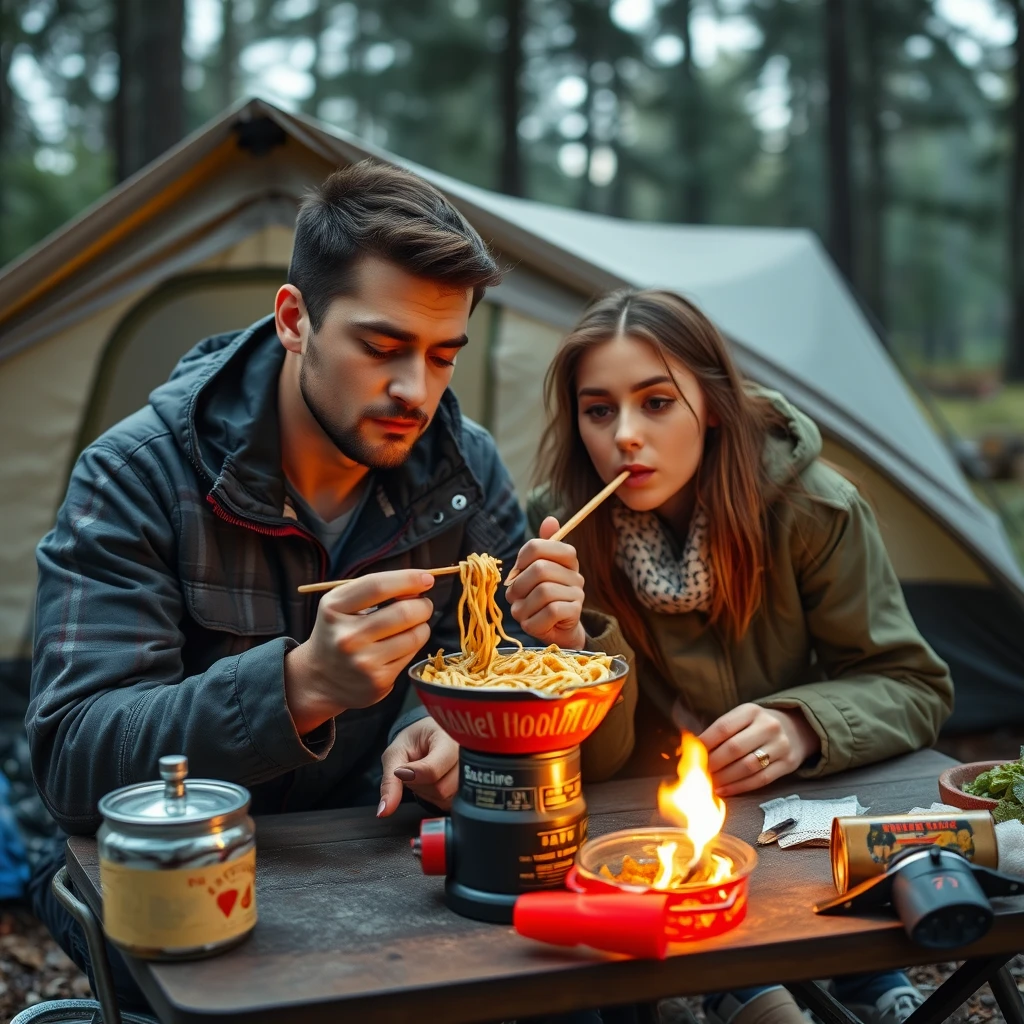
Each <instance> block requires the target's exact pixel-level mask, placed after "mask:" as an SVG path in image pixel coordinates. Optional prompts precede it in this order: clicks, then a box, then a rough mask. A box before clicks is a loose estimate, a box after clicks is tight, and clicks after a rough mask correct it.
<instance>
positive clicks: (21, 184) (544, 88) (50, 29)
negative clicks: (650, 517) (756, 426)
mask: <svg viewBox="0 0 1024 1024" xmlns="http://www.w3.org/2000/svg"><path fill="white" fill-rule="evenodd" d="M1022 20H1024V0H376V2H369V0H364V2H362V3H352V2H333V0H319V2H318V0H0V264H3V263H6V262H7V261H9V260H12V259H14V258H16V257H17V256H18V255H19V254H21V253H22V252H24V251H25V250H26V249H27V248H29V247H30V246H32V245H33V244H35V243H36V242H38V241H39V240H40V239H42V238H44V237H45V236H46V235H47V234H49V233H50V232H51V231H53V230H55V229H56V228H58V227H59V226H60V225H62V224H63V223H64V222H65V221H67V220H68V219H69V218H71V217H72V216H74V215H75V214H76V213H78V212H79V211H80V210H82V209H83V208H85V207H86V206H88V204H89V203H91V202H92V201H94V200H95V199H97V198H98V197H100V196H101V195H103V194H104V193H105V192H106V191H107V190H108V189H110V188H111V187H112V186H113V185H115V184H116V183H117V182H119V181H121V180H123V179H125V178H126V177H129V176H130V175H131V174H132V173H134V172H135V171H137V170H138V169H139V168H140V167H142V166H144V165H145V164H146V163H148V162H149V161H150V160H152V159H154V158H155V157H157V156H159V155H160V154H161V153H162V152H164V151H165V150H166V149H167V148H168V147H169V146H172V145H174V144H175V143H176V142H178V141H179V140H180V139H181V138H183V137H184V136H185V135H186V134H187V133H188V132H190V131H192V130H194V129H195V128H197V127H198V126H199V125H201V124H202V123H203V122H205V121H206V120H208V119H209V118H210V117H212V116H214V115H216V114H218V113H220V112H221V111H222V110H223V109H224V108H225V107H226V106H228V105H230V104H231V103H234V102H235V101H237V100H238V99H239V98H241V97H243V96H247V95H252V94H256V95H264V96H266V97H267V98H269V99H272V100H273V101H274V102H276V103H279V104H281V105H283V106H285V107H287V108H289V109H294V110H300V111H303V112H306V113H309V114H312V115H314V116H316V117H319V118H321V119H323V120H325V121H327V122H329V123H330V124H332V125H336V126H338V127H340V128H344V129H347V130H349V131H352V132H354V133H356V134H357V135H359V136H361V137H362V138H364V139H366V140H367V141H369V142H372V143H376V144H378V145H381V146H384V147H387V148H388V149H390V150H392V151H393V152H396V153H398V154H400V155H402V156H404V157H407V158H409V159H411V160H415V161H417V162H419V163H421V164H424V165H426V166H428V167H431V168H434V169H436V170H439V171H442V172H445V173H447V174H450V175H453V176H455V177H457V178H461V179H463V180H465V181H469V182H472V183H473V184H477V185H481V186H483V187H485V188H491V189H497V190H500V191H503V192H507V193H510V194H513V195H521V196H527V197H529V198H532V199H538V200H543V201H545V202H551V203H558V204H562V205H567V206H574V207H577V208H580V209H585V210H592V211H596V212H600V213H605V214H609V215H611V216H616V217H630V218H635V219H641V220H656V221H675V222H686V223H691V224H701V223H708V224H736V225H760V226H780V227H804V228H808V229H810V230H812V231H814V232H816V233H817V234H818V235H819V236H820V237H821V239H822V241H823V243H824V244H825V245H826V246H827V248H828V250H829V252H830V253H831V255H832V257H833V259H834V260H835V261H836V263H837V265H838V267H839V269H840V270H841V271H842V273H843V274H844V275H845V277H846V279H847V281H848V282H849V284H850V286H851V288H852V290H853V292H854V294H855V295H856V297H857V298H858V300H859V301H860V303H861V305H862V307H863V308H864V310H865V312H866V313H867V314H868V315H869V317H870V318H871V319H872V321H873V322H874V323H875V325H876V327H877V329H878V331H879V334H880V337H881V338H882V340H883V343H884V344H885V345H886V347H887V348H888V349H889V351H890V352H891V354H892V355H893V358H894V359H895V360H896V361H897V363H898V364H899V365H900V367H901V369H902V370H903V372H904V374H905V375H906V376H907V378H908V380H909V381H910V382H911V384H912V385H913V386H914V387H915V389H916V391H917V393H918V394H919V396H920V397H921V399H922V403H923V405H924V407H925V408H926V411H927V412H928V414H929V415H930V416H932V417H933V419H936V420H938V421H940V424H939V425H940V427H941V428H942V429H943V432H944V433H948V431H947V428H949V427H951V428H952V431H953V433H954V434H955V435H957V436H958V437H959V439H960V440H959V441H958V442H957V443H956V444H955V448H956V450H957V454H958V455H959V456H960V458H961V462H962V464H963V465H964V467H965V469H966V470H967V471H968V473H969V475H972V476H973V477H974V478H975V483H976V486H977V487H978V488H979V490H980V492H981V493H982V494H983V496H984V497H985V498H986V500H988V501H989V502H990V503H993V504H994V505H996V506H997V507H998V508H999V510H1000V511H1001V512H1002V514H1003V515H1004V518H1005V520H1006V522H1007V526H1008V529H1009V530H1010V533H1011V537H1012V538H1013V539H1014V541H1015V543H1016V545H1017V547H1018V550H1019V551H1021V553H1022V556H1024V155H1022V153H1024V90H1022V89H1021V88H1020V76H1021V67H1022V60H1021V55H1022V53H1024V36H1022V32H1021V22H1022ZM824 341H826V342H827V339H825V340H824Z"/></svg>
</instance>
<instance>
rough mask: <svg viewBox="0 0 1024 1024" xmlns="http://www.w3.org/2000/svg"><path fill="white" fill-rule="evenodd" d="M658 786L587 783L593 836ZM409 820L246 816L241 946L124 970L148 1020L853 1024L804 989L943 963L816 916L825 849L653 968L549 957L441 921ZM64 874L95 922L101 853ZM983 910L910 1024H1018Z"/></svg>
mask: <svg viewBox="0 0 1024 1024" xmlns="http://www.w3.org/2000/svg"><path fill="white" fill-rule="evenodd" d="M951 763H953V762H951V761H950V760H949V759H948V758H946V757H944V756H942V755H941V754H938V753H935V752H934V751H922V752H920V753H917V754H912V755H908V756H906V757H901V758H897V759H894V760H892V761H888V762H885V763H882V764H878V765H873V766H871V767H868V768H864V769H859V770H856V771H851V772H847V773H844V774H841V775H837V776H831V777H828V778H824V779H820V780H802V779H797V778H795V777H790V778H788V779H784V780H782V781H781V782H780V783H777V784H775V785H773V786H771V787H769V788H767V789H764V790H760V791H758V792H757V793H754V794H749V795H745V796H742V797H733V798H730V799H729V801H728V806H729V813H728V818H727V820H726V825H725V829H726V831H727V832H731V833H733V834H734V835H736V836H738V837H740V838H741V839H744V840H745V841H747V842H749V843H751V844H753V843H754V840H755V838H756V836H757V834H758V832H759V831H760V827H761V824H762V815H761V811H760V810H759V808H758V804H759V803H760V802H762V801H764V800H765V799H766V798H767V797H770V796H772V795H775V796H778V795H784V794H786V793H790V792H799V793H800V794H801V795H802V796H806V797H809V798H810V797H822V796H826V795H832V796H840V795H844V794H848V793H856V794H857V796H858V797H859V798H860V800H861V803H863V804H866V805H868V806H869V807H870V808H871V810H872V811H878V812H883V813H895V812H899V811H906V810H909V809H910V808H911V807H913V806H915V805H924V806H927V805H928V804H930V803H931V802H932V801H933V800H936V799H937V798H938V787H937V781H936V780H937V777H938V775H939V773H940V772H941V771H942V769H943V768H945V767H947V766H948V765H949V764H951ZM656 788H657V782H656V780H651V779H635V780H625V781H616V782H610V783H605V784H602V785H593V786H589V787H588V788H587V800H588V803H589V805H590V813H591V818H590V831H591V834H592V835H596V834H600V833H603V832H608V831H611V830H613V829H619V828H626V827H634V826H637V825H645V824H650V823H652V822H653V821H654V820H655V810H654V809H655V806H656ZM419 817H420V815H419V813H417V810H416V808H415V807H414V806H412V805H409V804H406V805H403V807H402V809H401V810H400V812H399V813H398V814H397V815H396V816H395V817H393V818H391V819H388V820H383V821H380V820H378V819H377V818H375V817H374V815H373V811H372V810H371V809H369V808H366V809H358V810H348V811H319V812H311V813H297V814H288V815H278V816H273V817H263V818H259V819H257V890H256V891H257V906H258V910H259V923H258V925H257V926H256V930H255V932H254V933H253V935H252V936H251V937H250V938H249V939H248V940H247V941H246V942H244V943H243V944H242V945H241V946H239V947H237V948H235V949H233V950H231V951H230V952H227V953H224V954H222V955H220V956H216V957H213V958H211V959H208V960H200V961H193V962H189V963H174V964H169V963H147V962H143V961H140V960H135V959H133V958H130V957H129V958H128V963H129V967H130V969H131V971H132V973H133V975H134V976H135V978H136V980H137V981H138V983H139V985H140V987H141V988H142V990H143V992H144V993H145V994H146V996H147V998H148V999H149V1000H150V1002H151V1003H152V1005H153V1007H154V1010H155V1012H156V1014H157V1015H158V1016H159V1017H160V1019H161V1020H162V1021H165V1022H167V1024H200V1022H203V1021H214V1020H216V1021H218V1022H219V1024H242V1022H246V1024H271V1022H273V1024H285V1022H291V1021H296V1022H298V1021H301V1022H303V1024H317V1022H328V1021H330V1022H332V1024H333V1022H335V1021H337V1020H352V1021H356V1020H358V1021H377V1020H380V1021H410V1020H420V1019H429V1020H430V1021H431V1024H458V1022H471V1021H500V1020H508V1019H510V1018H516V1017H524V1016H529V1015H531V1014H539V1013H556V1012H564V1011H568V1010H573V1009H581V1008H584V1007H591V1006H612V1005H616V1004H623V1003H627V1002H629V1003H641V1004H652V1003H653V1002H654V1001H656V1000H657V999H660V998H663V997H667V996H674V995H692V994H697V993H705V992H714V991H719V990H724V989H733V988H740V987H746V986H751V985H760V984H768V983H774V982H782V983H784V984H786V985H788V986H789V988H790V989H791V990H792V991H793V992H794V993H795V994H796V995H797V996H798V997H800V998H801V999H803V1000H804V1001H805V1002H806V1003H807V1004H808V1005H810V1006H811V1008H812V1009H813V1010H814V1011H815V1013H817V1014H818V1016H819V1017H821V1019H822V1020H823V1021H825V1024H849V1022H850V1021H852V1020H856V1018H853V1017H852V1016H851V1015H850V1014H848V1013H847V1012H846V1011H845V1010H844V1008H843V1007H841V1006H840V1005H839V1004H838V1003H836V1002H835V1001H834V1000H832V999H831V997H830V996H829V995H828V994H827V993H826V992H825V990H824V989H823V988H822V987H821V986H819V985H817V984H816V983H815V982H814V981H813V980H812V979H821V978H830V977H834V976H837V975H841V974H845V973H854V972H863V971H880V970H889V969H893V968H899V967H906V966H909V965H913V964H921V963H930V962H934V961H935V960H936V959H937V956H936V953H935V952H934V951H930V950H927V949H923V948H921V947H919V946H915V945H913V944H912V943H911V942H910V941H909V939H908V938H907V937H906V935H905V934H904V931H903V929H902V927H901V925H900V924H899V922H898V921H897V920H896V919H895V918H894V917H890V916H888V915H880V916H877V917H874V918H871V919H868V918H860V917H824V916H818V915H816V914H814V913H813V912H812V910H811V907H812V905H813V904H815V903H817V902H820V901H822V900H824V899H825V898H827V897H829V896H830V895H832V894H833V893H834V889H833V886H832V879H831V872H830V866H829V857H828V851H827V850H825V849H821V848H791V849H788V850H782V849H779V848H778V847H777V846H772V847H767V848H762V849H760V850H759V857H760V862H759V864H758V867H757V868H756V870H755V871H754V874H753V876H752V878H751V889H750V905H749V910H748V914H747V918H746V920H745V921H744V922H743V923H742V924H741V925H740V926H739V927H738V928H737V929H735V930H734V931H732V932H730V933H728V934H726V935H722V936H720V937H717V938H713V939H709V940H706V941H703V942H700V943H692V944H690V945H687V946H680V947H674V951H675V955H672V956H670V957H669V958H668V959H666V960H664V961H654V960H628V959H624V958H617V957H612V956H606V955H602V954H600V953H596V952H593V951H590V950H586V949H583V948H577V949H562V948H556V947H550V946H544V945H541V944H539V943H535V942H532V941H529V940H527V939H524V938H521V937H520V936H518V935H516V934H515V932H514V931H513V930H512V928H511V927H508V926H502V925H494V924H482V923H479V922H476V921H471V920H468V919H466V918H462V917H459V916H458V915H456V914H454V913H452V912H451V911H449V910H448V909H447V908H446V907H445V906H444V904H443V902H442V887H443V880H442V879H440V878H437V877H426V876H424V875H423V874H422V873H421V871H420V867H419V862H418V861H417V860H416V859H415V858H414V857H413V855H412V853H411V852H410V849H409V837H410V836H411V835H412V834H413V833H414V831H415V830H416V823H417V821H418V819H419ZM67 860H68V869H69V872H70V877H71V879H72V880H73V882H74V885H75V886H76V887H77V889H78V891H79V893H80V894H81V895H82V896H83V897H84V900H85V902H86V903H87V904H88V906H89V907H91V908H92V910H93V911H94V912H95V913H97V914H98V913H99V912H100V907H101V901H100V891H99V867H98V864H97V858H96V843H95V841H94V840H91V839H77V838H76V839H71V840H70V841H69V844H68V858H67ZM994 906H995V907H996V918H995V923H994V924H993V927H992V929H991V930H990V931H989V932H988V934H987V935H986V936H985V937H984V938H982V939H981V940H980V941H978V942H977V943H975V944H974V945H972V946H970V947H967V948H964V949H960V950H955V951H949V952H948V953H944V954H943V955H942V959H958V960H964V961H965V963H964V965H963V966H962V967H961V968H960V969H959V970H958V971H957V972H956V973H955V974H954V975H953V976H952V977H951V978H950V979H949V980H948V981H947V982H946V983H945V984H943V985H942V986H941V987H940V988H939V989H938V990H937V991H936V992H935V993H934V994H933V995H931V996H930V998H929V999H928V1000H927V1002H926V1003H925V1005H924V1006H923V1007H922V1008H921V1009H920V1010H918V1011H917V1012H916V1013H915V1015H914V1017H913V1018H912V1021H913V1024H932V1022H935V1024H938V1022H939V1021H943V1020H945V1019H946V1018H947V1017H948V1016H949V1015H950V1014H951V1013H952V1012H953V1011H954V1010H955V1009H956V1007H957V1006H959V1005H960V1004H961V1003H962V1002H964V1000H966V999H967V998H968V997H969V996H970V995H971V993H973V992H974V991H975V990H976V989H977V988H979V987H980V986H981V985H983V984H984V983H985V982H988V983H989V984H990V985H991V986H992V990H993V993H994V994H995V997H996V999H997V1000H998V1002H999V1005H1000V1007H1001V1009H1002V1011H1003V1015H1004V1017H1005V1018H1006V1020H1007V1021H1010V1022H1013V1024H1024V1004H1022V1002H1021V999H1020V996H1019V994H1018V992H1017V989H1016V986H1015V984H1014V982H1013V980H1012V978H1011V977H1010V974H1009V972H1008V971H1007V969H1006V967H1005V964H1006V963H1007V962H1008V961H1009V960H1010V959H1011V958H1012V957H1013V955H1014V954H1015V953H1017V952H1019V951H1020V950H1021V949H1024V898H1022V897H1014V898H1012V899H1003V900H997V901H994Z"/></svg>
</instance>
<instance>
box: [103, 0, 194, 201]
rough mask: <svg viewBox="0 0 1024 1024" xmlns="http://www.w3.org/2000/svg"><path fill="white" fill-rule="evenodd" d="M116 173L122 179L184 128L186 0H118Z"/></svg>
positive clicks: (153, 156)
mask: <svg viewBox="0 0 1024 1024" xmlns="http://www.w3.org/2000/svg"><path fill="white" fill-rule="evenodd" d="M116 15H117V27H116V30H115V35H116V39H117V50H118V58H119V60H120V67H121V73H120V83H119V86H118V93H117V101H116V115H117V131H116V138H117V177H118V180H119V181H123V180H124V179H125V178H127V177H128V176H129V175H131V174H134V173H135V172H136V171H137V170H139V169H140V168H141V167H144V166H145V165H146V164H148V163H149V162H150V161H151V160H155V159H156V158H157V157H158V156H160V155H161V154H162V153H163V152H164V151H165V150H167V149H168V148H170V147H171V146H173V145H174V144H175V143H176V142H178V141H179V140H180V139H181V137H182V135H184V133H185V94H184V89H183V88H182V82H181V76H182V64H183V51H182V36H183V34H184V30H185V4H184V0H160V3H151V2H150V0H117V6H116Z"/></svg>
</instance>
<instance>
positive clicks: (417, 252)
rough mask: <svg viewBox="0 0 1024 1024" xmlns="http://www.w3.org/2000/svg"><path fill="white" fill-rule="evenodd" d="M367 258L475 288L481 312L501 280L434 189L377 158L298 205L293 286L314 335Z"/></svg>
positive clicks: (474, 237)
mask: <svg viewBox="0 0 1024 1024" xmlns="http://www.w3.org/2000/svg"><path fill="white" fill-rule="evenodd" d="M366 256H373V257H377V258H378V259H382V260H386V261H388V262H389V263H395V264H397V265H398V266H399V267H401V268H402V269H403V270H404V271H406V273H409V274H412V275H414V276H415V277H422V278H426V279H427V280H430V281H438V282H441V283H443V284H446V285H451V286H452V287H453V288H472V289H473V307H474V308H475V307H476V304H477V303H478V302H479V301H480V299H481V298H482V297H483V294H484V292H485V291H486V289H487V287H488V286H489V285H495V284H497V283H498V282H499V281H500V280H501V272H500V271H499V269H498V265H497V263H496V262H495V261H494V257H493V256H492V255H491V254H490V252H489V251H488V249H487V246H486V245H485V244H484V242H483V239H481V237H480V236H479V235H478V234H477V233H476V231H475V230H474V229H473V228H472V227H471V226H470V225H469V223H468V222H467V221H466V219H465V218H464V217H463V216H462V214H461V213H459V211H458V210H456V209H455V207H454V206H452V204H451V203H450V202H449V201H448V200H447V199H445V197H444V196H443V195H441V193H440V192H438V190H437V189H436V188H434V186H433V185H431V184H429V183H428V182H426V181H424V180H423V179H422V178H418V177H416V175H414V174H410V173H409V172H408V171H403V170H400V169H399V168H397V167H392V166H390V165H388V164H382V163H377V162H375V161H373V160H363V161H361V162H360V163H358V164H352V165H351V166H350V167H345V168H343V169H341V170H339V171H335V172H334V174H332V175H331V176H330V177H329V178H328V179H327V180H326V181H325V182H324V183H323V184H322V185H321V186H320V187H319V188H318V189H316V191H314V192H313V193H312V194H310V195H308V196H306V198H305V199H303V201H302V204H301V206H300V207H299V216H298V219H297V220H296V222H295V241H294V244H293V247H292V261H291V266H290V267H289V268H288V283H289V284H292V285H294V286H295V287H296V288H298V290H299V291H300V292H302V298H303V300H304V301H305V303H306V309H307V311H308V313H309V322H310V326H311V327H312V329H313V331H314V332H316V331H319V330H320V328H321V327H322V326H323V321H324V317H325V316H326V315H327V309H328V307H329V306H330V304H331V300H332V299H333V298H335V297H336V296H338V295H346V294H351V291H352V289H353V287H354V282H353V275H352V271H353V268H354V266H355V264H356V263H357V262H358V260H360V259H361V258H363V257H366Z"/></svg>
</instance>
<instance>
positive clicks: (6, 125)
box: [0, 0, 14, 266]
mask: <svg viewBox="0 0 1024 1024" xmlns="http://www.w3.org/2000/svg"><path fill="white" fill-rule="evenodd" d="M13 20H14V19H13V15H12V12H11V7H10V0H0V224H6V223H7V184H6V183H7V180H8V177H9V172H8V170H7V167H6V166H5V165H6V164H7V157H8V139H9V138H10V132H11V122H12V121H13V120H14V103H13V97H12V96H11V87H10V84H9V83H8V81H7V76H8V74H9V73H10V69H11V51H12V50H13V49H14V41H13V40H14V25H13ZM6 249H7V247H6V245H5V244H4V241H3V239H0V266H3V264H4V263H5V262H6V261H7V257H8V255H10V254H9V253H8V252H7V251H6Z"/></svg>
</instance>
